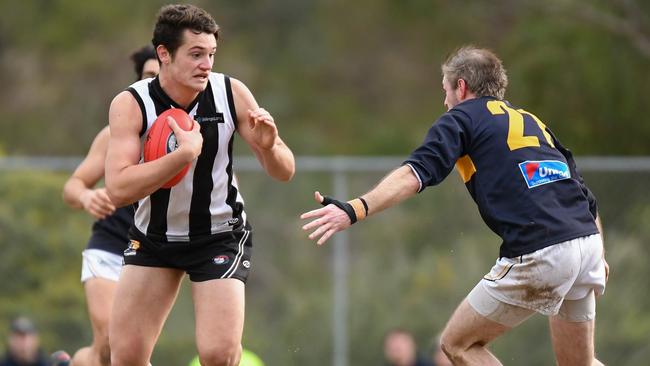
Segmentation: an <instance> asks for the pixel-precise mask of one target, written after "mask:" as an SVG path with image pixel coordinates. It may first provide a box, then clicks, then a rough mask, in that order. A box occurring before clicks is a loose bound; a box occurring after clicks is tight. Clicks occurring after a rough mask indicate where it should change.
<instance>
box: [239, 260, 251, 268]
mask: <svg viewBox="0 0 650 366" xmlns="http://www.w3.org/2000/svg"><path fill="white" fill-rule="evenodd" d="M241 265H242V266H244V268H246V269H248V268H251V262H250V261H248V260H245V261H243V262H242V263H241Z"/></svg>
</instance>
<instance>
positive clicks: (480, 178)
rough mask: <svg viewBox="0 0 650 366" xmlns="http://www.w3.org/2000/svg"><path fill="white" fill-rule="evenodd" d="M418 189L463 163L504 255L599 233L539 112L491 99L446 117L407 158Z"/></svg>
mask: <svg viewBox="0 0 650 366" xmlns="http://www.w3.org/2000/svg"><path fill="white" fill-rule="evenodd" d="M404 164H408V165H410V167H411V168H412V169H413V171H414V173H415V174H416V176H417V177H418V179H419V180H420V184H421V185H420V191H422V190H423V189H424V188H425V187H427V186H433V185H436V184H438V183H440V182H441V181H442V180H444V179H445V177H447V175H449V173H450V172H451V170H452V169H453V168H454V166H456V167H457V169H458V171H459V173H460V175H461V178H462V179H463V182H464V183H465V186H466V187H467V190H468V191H469V193H470V195H471V196H472V198H473V199H474V201H475V202H476V204H477V206H478V210H479V212H480V214H481V217H482V218H483V220H484V221H485V223H486V224H487V225H488V227H489V228H490V229H491V230H492V231H494V232H495V233H496V234H497V235H499V236H500V237H501V239H502V240H503V243H502V244H501V247H500V250H499V256H500V257H509V258H511V257H516V256H519V255H523V254H527V253H531V252H534V251H536V250H538V249H541V248H544V247H547V246H550V245H553V244H557V243H560V242H563V241H567V240H571V239H575V238H578V237H582V236H586V235H591V234H595V233H597V232H598V229H597V227H596V224H595V217H596V214H597V207H596V200H595V198H594V196H593V194H592V193H591V192H590V191H589V189H588V188H587V187H586V186H585V184H584V181H583V179H582V177H581V176H580V174H579V173H578V171H577V169H576V165H575V162H574V160H573V157H572V155H571V153H570V152H569V151H568V150H567V149H565V148H564V147H563V146H562V145H561V144H560V142H559V141H558V140H557V139H556V138H555V136H554V135H553V133H552V132H551V131H550V130H549V129H548V128H547V127H546V126H545V125H544V123H542V121H540V120H539V119H538V118H537V117H536V116H534V115H533V114H531V113H528V112H526V111H525V110H523V109H517V108H515V107H513V106H511V105H510V104H508V103H507V102H504V101H500V100H498V99H495V98H491V97H482V98H475V99H470V100H466V101H464V102H462V103H460V104H458V105H457V106H456V107H454V108H452V109H451V110H450V111H449V112H447V113H445V114H443V115H442V116H441V117H440V118H439V119H438V121H436V123H434V124H433V126H432V127H431V128H430V129H429V131H428V133H427V136H426V138H425V140H424V143H423V144H422V145H421V146H420V147H418V148H417V149H415V150H414V151H413V153H412V154H411V156H410V157H409V158H408V159H407V160H406V161H405V162H404Z"/></svg>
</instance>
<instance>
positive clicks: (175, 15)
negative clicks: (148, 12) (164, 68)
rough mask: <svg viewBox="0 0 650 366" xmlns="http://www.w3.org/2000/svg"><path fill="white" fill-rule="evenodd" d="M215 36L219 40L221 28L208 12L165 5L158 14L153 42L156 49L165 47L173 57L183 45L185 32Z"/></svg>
mask: <svg viewBox="0 0 650 366" xmlns="http://www.w3.org/2000/svg"><path fill="white" fill-rule="evenodd" d="M186 29H189V30H191V31H192V32H196V33H208V34H214V38H215V39H217V40H218V39H219V26H218V25H217V23H216V22H215V21H214V19H212V16H210V14H208V12H207V11H205V10H203V9H201V8H199V7H196V6H194V5H189V4H174V5H165V6H163V7H162V8H160V12H158V20H157V21H156V25H155V27H154V31H153V39H152V40H151V41H152V43H153V46H154V47H158V46H160V45H163V46H165V48H167V50H168V51H169V53H170V54H171V55H172V56H173V55H174V53H175V52H176V50H177V49H178V47H180V45H181V44H182V43H183V32H184V31H185V30H186Z"/></svg>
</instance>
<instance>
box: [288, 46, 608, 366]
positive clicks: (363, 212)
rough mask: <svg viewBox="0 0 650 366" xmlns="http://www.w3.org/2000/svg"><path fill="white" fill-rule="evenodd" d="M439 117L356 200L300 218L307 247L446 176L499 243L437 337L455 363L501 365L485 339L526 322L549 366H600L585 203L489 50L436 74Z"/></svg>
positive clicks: (593, 234) (600, 277)
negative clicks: (511, 97) (533, 324)
mask: <svg viewBox="0 0 650 366" xmlns="http://www.w3.org/2000/svg"><path fill="white" fill-rule="evenodd" d="M442 75H443V80H442V86H443V89H444V91H445V101H444V104H445V106H446V107H447V108H448V111H447V113H445V114H443V115H442V116H441V117H440V118H438V120H437V121H436V122H435V123H434V124H433V125H432V126H431V128H430V129H429V131H428V133H427V135H426V137H425V139H424V142H423V144H422V145H421V146H420V147H418V148H416V149H415V150H414V151H413V152H412V153H411V156H410V157H409V158H408V159H407V160H406V161H405V162H404V163H403V165H402V166H401V167H399V168H397V169H395V170H394V171H393V172H391V173H389V174H388V175H387V176H386V177H385V178H384V179H383V180H381V181H380V182H379V184H378V185H377V186H376V187H375V188H373V189H372V190H371V191H369V192H368V193H366V194H364V195H362V196H360V197H358V198H355V199H353V200H350V201H348V202H343V201H339V200H336V199H334V198H331V197H324V196H322V195H321V194H320V193H319V192H315V199H316V201H317V202H319V203H321V204H322V205H323V206H325V207H322V208H320V209H316V210H312V211H309V212H306V213H304V214H302V215H301V218H303V219H312V221H310V222H308V223H307V224H305V225H304V226H303V229H304V230H307V231H311V233H310V234H309V238H310V239H314V240H317V243H318V244H323V243H324V242H325V241H327V240H328V239H329V238H330V237H331V236H332V235H333V234H334V233H336V232H337V231H341V230H344V229H346V228H348V227H349V226H350V225H352V224H354V223H355V222H356V221H359V220H362V219H364V218H366V217H367V216H368V215H371V214H375V213H377V212H380V211H382V210H384V209H386V208H389V207H391V206H394V205H396V204H397V203H399V202H401V201H403V200H405V199H407V198H409V197H411V196H414V195H415V194H416V193H418V192H420V191H422V190H423V189H424V188H426V187H428V186H432V185H436V184H438V183H440V182H441V181H442V180H444V179H445V178H446V177H447V175H448V174H449V173H450V172H451V170H452V169H453V168H454V167H456V168H457V170H458V172H459V173H460V176H461V179H462V180H463V182H464V183H465V185H466V187H467V190H468V191H469V193H470V195H471V196H472V198H473V199H474V201H475V202H476V205H477V207H478V210H479V212H480V214H481V217H482V218H483V220H484V221H485V223H486V224H487V225H488V226H489V227H490V229H492V230H493V231H494V232H495V233H496V234H498V235H499V236H500V237H501V239H502V240H503V241H502V244H501V247H500V250H499V257H498V259H497V261H496V264H495V265H494V267H493V268H492V269H491V271H490V272H489V273H488V274H486V275H485V276H484V277H483V278H482V279H481V280H480V281H479V283H478V284H477V285H476V286H475V287H474V289H473V290H472V291H470V293H469V295H468V296H467V297H466V298H465V299H464V300H463V301H462V303H461V304H460V305H459V306H458V308H457V309H456V311H455V312H454V314H453V315H452V317H451V319H450V320H449V322H448V323H447V326H446V327H445V330H444V331H443V334H442V339H441V342H442V348H443V350H444V352H445V353H446V354H447V355H448V356H449V358H450V359H451V360H452V362H453V363H454V364H455V365H501V363H500V362H499V360H497V359H496V357H494V355H492V353H490V352H489V350H488V349H487V344H488V343H490V342H491V341H492V340H494V339H495V338H497V337H498V336H500V335H502V334H503V333H505V332H507V331H509V330H510V329H512V328H513V327H515V326H517V325H518V324H520V323H521V322H523V321H524V320H526V319H527V318H528V317H530V316H531V315H532V314H534V313H536V312H537V313H540V314H543V315H546V316H548V317H549V324H550V329H551V339H552V343H553V348H554V351H555V355H556V359H557V362H558V364H559V365H571V366H575V365H600V364H601V363H600V362H599V361H598V360H596V359H595V352H594V319H595V296H597V295H600V294H602V293H603V292H604V289H605V283H606V281H607V276H608V273H609V268H608V266H607V263H606V261H605V259H604V249H603V244H602V237H601V234H600V233H601V232H602V231H601V229H600V222H599V218H598V212H597V205H596V200H595V198H594V196H593V194H592V193H591V192H590V191H589V189H588V188H587V187H586V186H585V184H584V181H583V179H582V177H581V176H580V174H579V173H578V171H577V169H576V166H575V162H574V160H573V157H572V155H571V153H570V152H569V151H568V150H567V149H565V148H564V147H563V146H562V145H561V144H560V142H559V141H558V140H557V138H556V137H555V136H554V135H553V133H552V132H551V130H549V129H548V128H547V127H546V125H545V124H544V123H543V122H542V121H541V120H540V119H539V118H537V117H536V116H535V115H533V114H532V113H530V112H527V111H526V110H524V109H520V108H517V107H515V106H513V105H511V104H510V103H508V102H506V101H505V100H504V95H505V90H506V86H507V83H508V79H507V76H506V72H505V69H504V68H503V66H502V63H501V60H499V58H497V56H496V55H495V54H494V53H492V52H491V51H489V50H486V49H480V48H476V47H471V46H468V47H463V48H461V49H459V50H457V51H456V52H455V53H453V54H452V55H451V56H450V57H449V58H448V59H447V61H446V62H445V63H444V64H443V65H442Z"/></svg>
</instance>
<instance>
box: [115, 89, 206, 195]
mask: <svg viewBox="0 0 650 366" xmlns="http://www.w3.org/2000/svg"><path fill="white" fill-rule="evenodd" d="M168 123H169V126H170V127H171V129H172V130H173V131H174V134H175V135H176V142H177V143H178V148H177V149H176V150H175V151H174V152H172V153H170V154H167V155H165V156H164V157H161V158H160V159H156V160H153V161H150V162H146V163H142V164H139V163H138V162H139V161H140V153H141V151H140V150H141V147H140V136H139V133H140V129H141V128H142V112H141V111H140V107H139V106H138V103H137V102H136V100H135V98H133V96H132V95H131V94H130V93H129V92H126V91H125V92H122V93H120V94H118V95H117V96H116V97H115V99H113V102H112V103H111V107H110V110H109V124H110V141H109V144H108V153H107V156H106V189H107V192H108V196H109V197H110V198H111V200H112V201H113V202H114V203H115V205H116V206H118V207H121V206H124V205H127V204H130V203H133V202H135V201H137V200H139V199H141V198H143V197H145V196H148V195H150V194H151V193H153V192H155V191H156V190H158V189H159V188H160V187H161V186H162V185H163V184H165V182H167V181H168V180H169V179H171V178H172V177H173V176H174V175H176V173H178V172H179V171H180V170H181V169H182V168H183V167H184V166H185V165H186V164H188V163H190V162H192V161H193V160H194V159H196V157H197V156H199V154H200V153H201V146H202V144H203V137H201V132H200V127H199V124H198V123H197V122H196V121H194V126H193V128H192V130H190V131H184V130H183V129H181V128H180V127H179V126H178V124H177V123H176V121H174V119H173V118H168Z"/></svg>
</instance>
